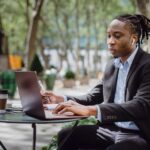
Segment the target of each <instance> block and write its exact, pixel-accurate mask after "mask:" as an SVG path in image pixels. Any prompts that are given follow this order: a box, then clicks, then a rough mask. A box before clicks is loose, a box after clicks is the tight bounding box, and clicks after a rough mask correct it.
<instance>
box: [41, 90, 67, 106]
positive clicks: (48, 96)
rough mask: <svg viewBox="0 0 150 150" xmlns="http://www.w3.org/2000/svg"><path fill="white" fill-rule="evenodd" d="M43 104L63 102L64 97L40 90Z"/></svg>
mask: <svg viewBox="0 0 150 150" xmlns="http://www.w3.org/2000/svg"><path fill="white" fill-rule="evenodd" d="M41 95H42V100H43V104H56V103H60V102H64V97H63V96H61V95H57V94H55V93H53V92H51V91H41Z"/></svg>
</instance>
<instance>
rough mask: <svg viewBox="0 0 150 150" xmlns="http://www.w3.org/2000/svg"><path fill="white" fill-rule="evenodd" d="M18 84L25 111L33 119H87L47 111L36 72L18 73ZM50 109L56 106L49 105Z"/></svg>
mask: <svg viewBox="0 0 150 150" xmlns="http://www.w3.org/2000/svg"><path fill="white" fill-rule="evenodd" d="M15 73H16V82H17V86H18V91H19V95H20V99H21V104H22V109H23V111H24V112H25V113H26V114H27V115H29V116H32V117H35V118H38V119H48V120H49V119H74V118H86V116H75V115H71V114H70V113H68V114H62V115H57V114H52V111H51V110H49V109H45V107H44V105H43V103H42V96H41V94H40V86H39V83H38V78H37V75H36V72H35V71H16V72H15ZM48 107H50V108H55V107H56V105H55V106H54V104H52V105H48Z"/></svg>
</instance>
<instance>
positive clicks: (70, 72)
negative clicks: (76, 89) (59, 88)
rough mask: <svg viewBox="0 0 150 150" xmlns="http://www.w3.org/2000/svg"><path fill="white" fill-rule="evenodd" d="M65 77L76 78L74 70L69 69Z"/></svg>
mask: <svg viewBox="0 0 150 150" xmlns="http://www.w3.org/2000/svg"><path fill="white" fill-rule="evenodd" d="M64 77H65V79H75V73H74V72H73V71H72V70H67V71H66V73H65V75H64Z"/></svg>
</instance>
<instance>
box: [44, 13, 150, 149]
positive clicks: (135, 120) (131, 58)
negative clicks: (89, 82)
mask: <svg viewBox="0 0 150 150" xmlns="http://www.w3.org/2000/svg"><path fill="white" fill-rule="evenodd" d="M149 35H150V20H149V19H148V18H146V17H145V16H143V15H139V14H134V15H130V14H125V15H120V16H118V17H116V18H114V19H113V20H112V22H111V23H110V25H109V26H108V29H107V45H108V50H109V51H110V53H111V54H112V55H113V57H114V59H113V60H111V61H110V62H109V63H108V65H107V66H106V70H105V73H104V76H103V80H102V82H100V83H98V84H97V85H96V86H95V87H94V88H93V89H92V90H91V91H90V92H89V93H87V94H86V95H83V96H78V97H74V96H61V95H57V94H55V93H52V92H50V91H44V92H42V96H43V97H45V96H49V99H50V103H60V104H59V105H58V106H57V107H56V109H55V110H54V113H58V114H62V113H64V112H67V111H69V112H73V113H74V114H76V115H85V116H95V117H97V119H98V120H99V122H100V124H99V125H80V126H77V127H75V129H74V130H73V131H72V134H71V135H70V136H69V138H68V139H67V141H66V142H65V143H64V145H63V146H62V147H61V149H62V150H78V149H92V150H94V149H99V150H133V149H135V150H148V149H150V146H149V144H150V129H149V127H150V117H149V115H150V54H148V53H146V52H145V51H143V50H142V48H141V47H140V45H141V43H142V42H143V40H148V38H149ZM62 102H63V103H62ZM70 131H71V128H66V129H63V130H62V131H60V132H59V134H58V149H60V145H61V143H62V141H63V139H64V138H65V137H66V136H67V135H68V133H69V132H70Z"/></svg>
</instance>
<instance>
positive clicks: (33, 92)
mask: <svg viewBox="0 0 150 150" xmlns="http://www.w3.org/2000/svg"><path fill="white" fill-rule="evenodd" d="M16 82H17V85H18V90H19V95H20V99H21V104H22V107H23V111H24V112H25V113H26V114H28V115H30V116H33V117H36V118H39V119H44V118H45V113H44V108H43V104H42V97H41V94H40V86H39V84H38V79H37V76H36V72H34V71H16Z"/></svg>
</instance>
